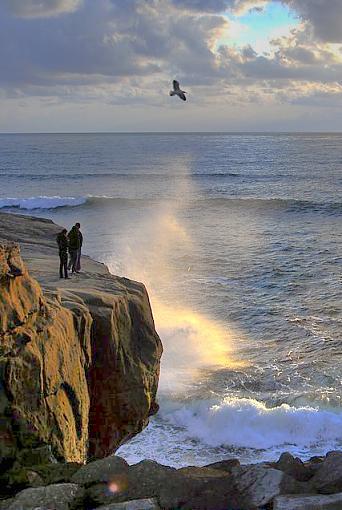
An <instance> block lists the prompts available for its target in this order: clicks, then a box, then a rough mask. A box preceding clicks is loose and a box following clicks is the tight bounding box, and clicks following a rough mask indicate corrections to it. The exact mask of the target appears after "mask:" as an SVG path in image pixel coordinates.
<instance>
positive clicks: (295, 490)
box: [231, 464, 308, 508]
mask: <svg viewBox="0 0 342 510" xmlns="http://www.w3.org/2000/svg"><path fill="white" fill-rule="evenodd" d="M231 476H232V477H233V479H234V482H235V485H236V488H237V490H238V491H239V492H240V494H241V495H242V496H243V497H244V499H245V501H247V502H248V503H249V504H250V506H251V508H254V507H259V506H263V505H267V504H268V503H270V502H271V501H272V500H273V498H275V497H276V496H279V495H282V494H301V493H305V492H308V491H307V486H306V484H305V483H301V482H297V481H296V480H295V479H294V478H292V477H290V476H288V475H287V474H286V473H283V472H282V471H279V470H278V469H274V468H272V467H268V466H267V465H264V464H255V465H250V466H240V467H236V468H234V469H233V470H232V472H231Z"/></svg>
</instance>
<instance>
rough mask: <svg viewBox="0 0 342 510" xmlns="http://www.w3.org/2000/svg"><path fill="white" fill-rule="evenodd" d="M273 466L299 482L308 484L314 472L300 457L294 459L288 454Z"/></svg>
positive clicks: (285, 453)
mask: <svg viewBox="0 0 342 510" xmlns="http://www.w3.org/2000/svg"><path fill="white" fill-rule="evenodd" d="M272 466H273V467H275V468H276V469H279V470H280V471H283V473H286V474H287V475H289V476H292V477H293V478H294V479H295V480H297V481H298V482H307V481H308V480H310V478H311V477H312V476H313V473H312V470H310V469H308V467H307V466H305V465H304V463H303V462H302V461H301V460H300V459H299V458H298V457H297V458H294V457H293V456H292V455H291V454H290V453H288V452H284V453H282V454H281V456H280V457H279V460H278V462H275V463H274V464H273V465H272Z"/></svg>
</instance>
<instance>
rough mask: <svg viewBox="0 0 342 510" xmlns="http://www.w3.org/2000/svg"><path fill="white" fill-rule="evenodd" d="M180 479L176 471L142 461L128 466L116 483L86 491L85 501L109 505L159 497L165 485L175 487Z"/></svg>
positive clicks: (96, 486)
mask: <svg viewBox="0 0 342 510" xmlns="http://www.w3.org/2000/svg"><path fill="white" fill-rule="evenodd" d="M180 479H181V477H180V475H178V473H177V470H176V469H174V468H171V467H168V466H163V465H161V464H158V463H157V462H154V461H150V460H144V461H142V462H139V463H138V464H135V465H133V466H129V468H128V471H127V475H124V476H123V477H122V478H120V479H119V480H117V481H116V483H114V485H110V484H109V483H101V484H96V485H93V486H91V487H89V488H88V489H87V491H86V494H87V499H88V500H89V501H90V502H91V503H92V504H94V506H98V505H109V504H111V503H117V502H123V501H127V500H133V499H148V498H153V497H157V496H159V494H160V492H161V490H162V488H163V487H164V486H165V485H170V484H173V481H174V485H176V482H177V481H180Z"/></svg>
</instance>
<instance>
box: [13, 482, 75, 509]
mask: <svg viewBox="0 0 342 510" xmlns="http://www.w3.org/2000/svg"><path fill="white" fill-rule="evenodd" d="M83 500H84V490H83V489H82V488H80V487H79V486H78V485H75V484H72V483H64V484H59V485H49V486H48V487H40V488H37V489H26V490H23V491H22V492H20V493H19V494H17V495H16V497H15V498H13V500H12V501H11V502H10V503H9V506H8V507H7V509H8V510H24V509H25V510H37V508H41V509H45V510H47V509H51V510H73V509H76V508H79V506H80V504H82V501H83Z"/></svg>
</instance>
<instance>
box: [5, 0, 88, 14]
mask: <svg viewBox="0 0 342 510" xmlns="http://www.w3.org/2000/svg"><path fill="white" fill-rule="evenodd" d="M82 1H83V0H3V2H4V5H5V7H7V9H8V10H9V11H10V12H11V13H12V14H14V15H15V16H19V17H23V18H45V17H49V16H59V15H60V14H65V13H70V12H74V11H75V10H76V9H78V8H79V7H80V5H81V4H82Z"/></svg>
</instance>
